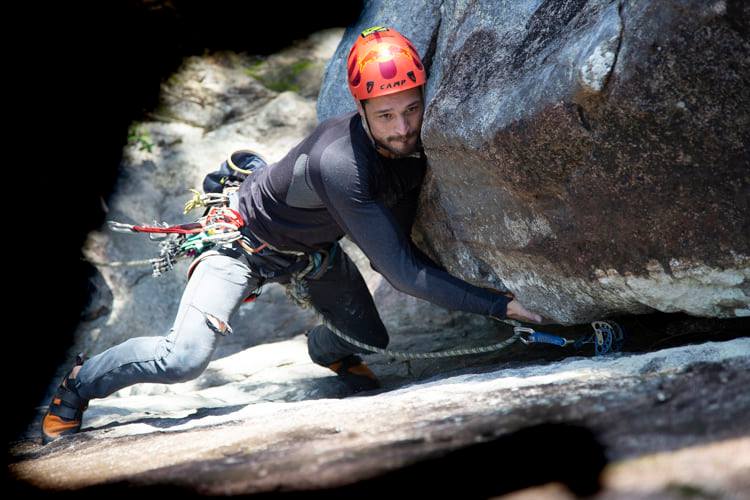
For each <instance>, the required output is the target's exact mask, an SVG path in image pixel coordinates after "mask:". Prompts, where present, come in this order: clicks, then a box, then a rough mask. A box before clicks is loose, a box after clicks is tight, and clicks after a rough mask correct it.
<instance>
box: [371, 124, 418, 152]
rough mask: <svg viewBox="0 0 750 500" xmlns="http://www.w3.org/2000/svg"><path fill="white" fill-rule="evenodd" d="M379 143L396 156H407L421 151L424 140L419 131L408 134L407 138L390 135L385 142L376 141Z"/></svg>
mask: <svg viewBox="0 0 750 500" xmlns="http://www.w3.org/2000/svg"><path fill="white" fill-rule="evenodd" d="M376 142H377V144H378V145H379V146H380V147H381V148H383V149H385V150H386V151H388V152H389V153H391V154H392V155H393V156H394V158H405V157H407V156H411V155H413V154H414V153H416V152H418V151H421V149H422V140H421V137H420V133H419V131H417V132H415V133H413V134H412V135H411V136H407V138H406V140H403V138H401V139H396V138H393V137H389V138H388V139H387V140H386V141H385V142H382V141H376Z"/></svg>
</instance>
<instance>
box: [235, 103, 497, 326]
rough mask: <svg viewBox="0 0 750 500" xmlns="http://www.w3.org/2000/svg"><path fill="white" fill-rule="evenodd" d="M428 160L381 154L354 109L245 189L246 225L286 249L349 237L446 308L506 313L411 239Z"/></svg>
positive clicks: (412, 291)
mask: <svg viewBox="0 0 750 500" xmlns="http://www.w3.org/2000/svg"><path fill="white" fill-rule="evenodd" d="M425 168H426V161H425V157H424V154H423V153H422V152H420V153H418V154H416V155H413V156H410V157H407V158H399V159H389V158H385V157H383V156H382V155H380V154H378V153H377V151H376V149H375V147H374V145H373V143H372V141H371V139H370V138H369V136H368V135H367V133H366V132H365V130H364V128H363V125H362V122H361V117H360V116H359V114H358V113H356V112H352V113H348V114H345V115H340V116H337V117H333V118H329V119H328V120H325V121H323V122H321V123H320V124H318V126H317V127H316V128H315V130H314V131H313V132H312V133H311V134H310V135H309V136H308V137H307V138H305V139H304V140H303V141H302V142H300V143H299V144H297V145H296V146H295V147H294V148H292V149H291V150H290V151H289V153H287V155H286V156H285V157H284V158H282V159H281V160H280V161H278V162H277V163H274V164H272V165H269V166H267V167H265V168H263V169H261V170H260V171H259V172H257V173H254V174H253V175H251V176H249V177H248V179H247V180H245V181H244V182H243V183H242V184H241V185H240V188H239V191H238V194H239V208H240V213H241V214H242V216H243V218H244V219H245V221H246V224H247V225H246V227H245V230H248V231H250V232H252V233H253V234H254V235H255V236H257V237H258V238H260V239H262V240H263V241H266V242H268V243H270V244H271V245H273V246H274V247H276V248H278V249H280V250H296V251H303V252H314V251H316V250H320V249H328V248H329V247H330V246H331V244H332V243H333V242H334V241H337V240H339V239H341V238H342V237H343V236H344V235H348V236H349V238H350V239H351V240H352V241H354V243H356V244H357V246H358V247H359V248H360V249H361V250H362V251H363V252H364V253H365V255H366V256H367V257H368V258H369V259H370V265H371V267H372V268H373V269H375V270H376V271H378V272H379V273H381V274H382V275H383V276H384V277H385V279H386V280H388V282H389V283H390V284H391V285H393V287H394V288H396V289H398V290H400V291H402V292H404V293H407V294H409V295H413V296H415V297H419V298H421V299H424V300H428V301H430V302H433V303H435V304H437V305H439V306H442V307H445V308H446V309H452V310H460V311H466V312H471V313H477V314H483V315H487V316H490V315H491V316H494V317H497V318H504V317H505V313H506V305H507V303H508V301H509V300H510V299H509V298H508V297H506V296H504V295H499V294H497V293H494V292H491V291H489V290H487V289H484V288H482V287H477V286H474V285H472V284H470V283H467V282H466V281H463V280H461V279H459V278H456V277H454V276H452V275H451V274H449V273H448V272H446V270H445V269H444V268H442V267H441V266H439V265H437V264H435V263H434V262H433V261H432V260H431V259H430V258H429V257H428V256H427V255H426V254H424V253H423V252H422V251H421V250H419V248H417V247H416V245H414V243H413V242H412V241H411V238H410V232H411V226H412V223H413V220H414V215H415V211H416V202H417V196H418V194H419V190H420V187H421V185H422V180H423V178H424V173H425Z"/></svg>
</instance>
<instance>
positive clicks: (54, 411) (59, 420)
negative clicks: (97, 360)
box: [42, 354, 89, 444]
mask: <svg viewBox="0 0 750 500" xmlns="http://www.w3.org/2000/svg"><path fill="white" fill-rule="evenodd" d="M84 361H85V357H84V356H83V354H79V355H78V356H76V364H75V366H81V365H83V362H84ZM75 366H74V367H73V369H75ZM73 369H71V370H70V372H68V374H67V375H66V376H65V377H64V378H63V379H62V382H60V385H59V386H58V387H57V390H56V391H55V394H54V395H53V396H52V401H50V404H49V407H48V408H47V413H46V414H45V415H44V418H43V419H42V443H43V444H47V443H51V442H52V441H54V440H56V439H57V438H59V437H60V436H66V435H68V434H75V433H77V432H78V431H79V430H80V429H81V421H82V420H83V412H84V411H85V410H86V409H87V408H88V407H89V402H88V400H84V399H82V398H81V397H80V396H79V395H78V392H77V391H76V389H75V387H74V384H73V382H72V381H73V380H75V378H72V379H71V378H70V375H71V374H72V373H73Z"/></svg>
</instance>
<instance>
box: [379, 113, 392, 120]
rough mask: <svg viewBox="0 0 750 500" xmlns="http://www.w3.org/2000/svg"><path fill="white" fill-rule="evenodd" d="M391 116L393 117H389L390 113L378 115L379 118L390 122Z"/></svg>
mask: <svg viewBox="0 0 750 500" xmlns="http://www.w3.org/2000/svg"><path fill="white" fill-rule="evenodd" d="M391 116H393V115H391V113H385V114H382V115H380V118H385V119H386V120H390V119H391Z"/></svg>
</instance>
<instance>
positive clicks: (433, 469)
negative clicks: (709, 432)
mask: <svg viewBox="0 0 750 500" xmlns="http://www.w3.org/2000/svg"><path fill="white" fill-rule="evenodd" d="M247 460H248V462H249V461H251V460H252V456H248V458H247ZM606 464H607V459H606V456H605V450H604V448H603V447H602V445H601V444H600V443H599V441H598V439H597V437H596V435H595V434H594V433H592V432H591V431H590V430H588V429H586V428H584V427H581V426H578V425H573V424H539V425H535V426H531V427H527V428H524V429H521V430H518V431H515V432H511V433H509V434H504V435H501V436H499V437H489V438H488V440H487V441H484V442H481V443H477V444H473V445H469V446H466V447H463V448H460V449H457V450H452V451H448V452H446V451H437V452H434V453H432V456H431V457H430V458H427V459H424V460H420V461H418V462H416V463H413V464H410V465H407V466H405V467H402V468H400V469H398V470H395V471H391V472H386V473H384V474H380V475H377V476H375V477H372V478H369V479H365V480H361V481H358V482H356V483H354V484H351V485H347V486H342V487H337V488H325V489H319V490H312V491H280V490H276V491H273V492H269V493H264V494H256V495H238V496H239V497H242V498H257V499H260V498H286V499H297V498H299V499H303V498H304V499H310V498H326V499H338V498H341V499H344V498H346V499H350V498H387V497H388V496H390V495H393V494H395V493H398V494H399V495H400V494H404V495H415V496H418V497H419V498H461V499H467V500H468V499H482V498H488V497H491V496H495V495H500V494H503V493H507V492H510V491H515V490H518V489H521V488H526V487H531V486H536V485H543V484H547V483H549V482H560V483H562V484H564V485H565V486H567V487H568V488H569V489H570V491H571V492H572V493H573V494H575V495H577V496H586V495H591V494H593V493H596V492H597V491H599V490H600V488H601V485H600V473H601V471H602V469H603V468H604V467H605V465H606ZM212 465H214V464H211V463H205V462H201V463H200V464H198V463H188V464H181V465H179V466H176V467H179V469H180V472H181V474H180V477H185V478H188V477H190V470H191V469H193V470H194V471H198V470H203V471H205V470H209V469H212V477H213V479H214V480H221V477H222V473H224V474H226V476H227V479H228V481H230V482H232V481H236V478H237V470H236V467H243V466H244V467H247V466H248V464H240V465H232V466H231V467H228V466H226V465H223V466H222V465H221V464H216V465H215V467H212ZM199 466H200V469H197V468H198V467H199ZM232 478H234V479H232ZM16 492H17V493H19V494H23V495H24V496H26V495H30V496H47V497H56V498H76V499H79V498H126V497H127V498H132V496H133V495H141V494H146V495H150V494H155V495H157V496H160V497H162V494H164V495H168V496H167V497H163V498H173V496H172V495H176V496H178V497H179V498H186V497H190V498H194V497H196V496H198V494H197V493H196V492H195V491H194V490H193V489H190V488H183V487H178V486H171V485H143V483H142V482H141V484H140V485H139V484H138V479H137V478H135V479H134V480H133V481H127V482H119V483H113V484H109V485H105V486H96V487H91V488H85V489H81V490H77V491H75V492H52V491H40V490H37V489H33V488H30V487H29V486H27V485H18V488H17V491H16Z"/></svg>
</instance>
